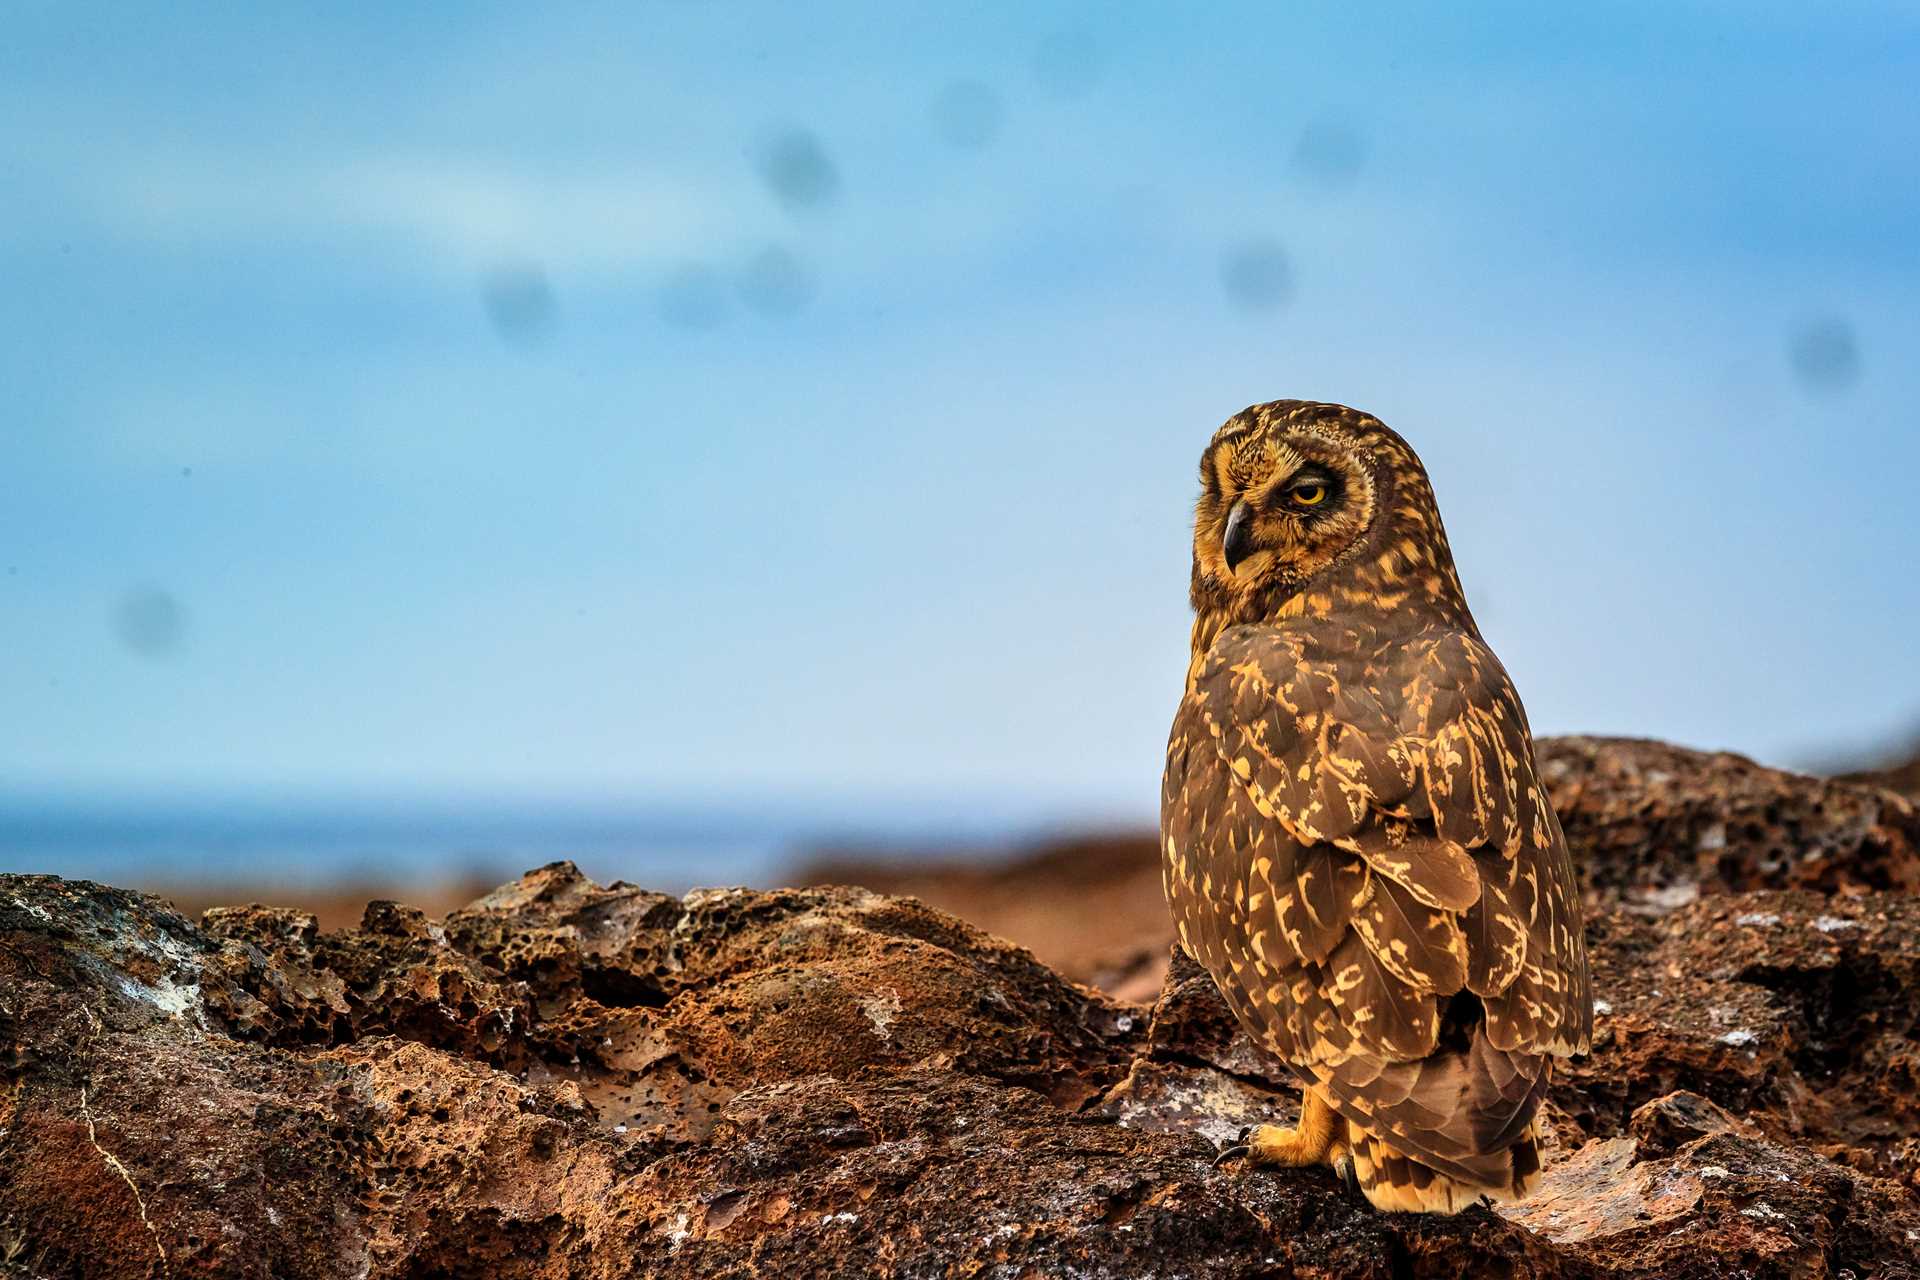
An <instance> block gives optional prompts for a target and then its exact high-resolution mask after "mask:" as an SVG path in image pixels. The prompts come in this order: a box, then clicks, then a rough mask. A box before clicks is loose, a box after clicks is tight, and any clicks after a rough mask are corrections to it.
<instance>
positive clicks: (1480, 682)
mask: <svg viewBox="0 0 1920 1280" xmlns="http://www.w3.org/2000/svg"><path fill="white" fill-rule="evenodd" d="M1470 625H1471V624H1468V626H1469V627H1470ZM1378 634H1379V633H1378V632H1376V631H1374V630H1373V629H1372V628H1370V627H1366V626H1355V625H1344V626H1343V625H1341V624H1340V623H1338V622H1336V621H1333V620H1313V619H1298V620H1295V621H1293V622H1291V623H1289V624H1286V625H1282V626H1271V625H1246V626H1232V627H1228V628H1226V629H1225V630H1223V631H1222V632H1220V634H1219V635H1218V636H1217V637H1216V638H1214V640H1213V642H1212V643H1211V645H1210V646H1209V647H1208V648H1207V649H1206V650H1205V652H1203V653H1201V654H1199V655H1197V656H1196V657H1195V659H1194V664H1193V669H1192V672H1191V675H1190V678H1189V682H1188V689H1187V693H1186V696H1185V698H1184V699H1183V700H1182V702H1181V705H1180V710H1179V713H1178V715H1177V716H1176V717H1175V719H1174V725H1173V733H1172V737H1171V740H1170V742H1169V744H1168V750H1167V771H1166V776H1165V779H1164V783H1163V790H1162V797H1161V829H1162V836H1163V854H1164V857H1165V872H1166V883H1167V895H1168V899H1169V901H1170V902H1171V903H1172V905H1173V910H1174V917H1175V920H1176V922H1177V924H1178V926H1179V930H1180V936H1181V940H1182V942H1183V944H1184V945H1185V946H1186V949H1187V950H1188V951H1189V952H1190V953H1191V954H1192V955H1193V956H1194V957H1195V958H1196V959H1197V960H1199V961H1200V962H1201V963H1202V964H1203V965H1205V966H1206V967H1207V969H1208V970H1209V971H1210V972H1211V973H1212V974H1213V976H1214V979H1215V981H1216V982H1217V983H1218V985H1219V986H1220V988H1221V991H1222V992H1223V994H1224V995H1225V996H1226V998H1227V1000H1228V1002H1229V1004H1230V1005H1232V1007H1233V1009H1234V1012H1235V1013H1236V1015H1238V1017H1239V1019H1240V1021H1241V1022H1242V1024H1243V1025H1244V1026H1246V1027H1247V1028H1248V1029H1249V1030H1250V1031H1251V1032H1253V1033H1254V1034H1255V1035H1256V1036H1257V1037H1258V1038H1259V1039H1261V1040H1262V1041H1263V1042H1264V1043H1265V1045H1266V1046H1267V1048H1268V1049H1270V1050H1271V1051H1272V1052H1273V1053H1275V1054H1276V1055H1278V1056H1279V1057H1280V1058H1282V1059H1283V1060H1285V1061H1286V1062H1288V1063H1289V1064H1290V1065H1291V1066H1292V1067H1293V1068H1294V1069H1295V1070H1296V1071H1298V1072H1299V1073H1300V1074H1301V1075H1302V1076H1303V1078H1306V1079H1308V1080H1310V1081H1311V1082H1313V1083H1315V1084H1317V1085H1318V1086H1320V1087H1321V1088H1322V1089H1323V1090H1324V1091H1325V1093H1326V1094H1327V1096H1328V1098H1329V1100H1330V1101H1331V1102H1332V1103H1333V1104H1334V1106H1335V1107H1336V1108H1337V1109H1338V1110H1339V1111H1340V1112H1341V1113H1342V1114H1344V1115H1345V1116H1346V1117H1347V1118H1348V1119H1349V1120H1351V1121H1353V1122H1354V1123H1355V1124H1357V1125H1360V1126H1363V1127H1364V1128H1366V1129H1369V1130H1372V1131H1374V1132H1376V1133H1379V1134H1380V1135H1381V1136H1382V1137H1385V1138H1387V1139H1388V1140H1389V1141H1391V1142H1392V1143H1393V1144H1394V1145H1395V1146H1396V1147H1398V1148H1399V1149H1401V1150H1403V1151H1404V1152H1406V1153H1407V1154H1408V1155H1410V1156H1413V1157H1415V1158H1417V1159H1419V1160H1421V1161H1424V1162H1426V1163H1427V1164H1429V1165H1431V1166H1432V1167H1434V1168H1436V1169H1440V1170H1442V1171H1443V1172H1446V1173H1449V1174H1451V1175H1453V1176H1456V1177H1459V1178H1464V1179H1466V1180H1468V1181H1472V1182H1482V1183H1491V1182H1493V1181H1496V1180H1497V1179H1498V1178H1499V1177H1502V1176H1506V1172H1505V1170H1504V1168H1503V1165H1502V1161H1503V1160H1504V1159H1505V1152H1506V1148H1507V1147H1509V1146H1511V1145H1512V1144H1513V1143H1514V1142H1515V1140H1516V1139H1517V1138H1518V1137H1519V1135H1520V1134H1521V1133H1522V1132H1523V1131H1524V1130H1525V1129H1526V1126H1527V1124H1528V1122H1529V1121H1530V1120H1531V1118H1532V1116H1533V1113H1534V1111H1535V1110H1536V1109H1537V1108H1538V1105H1539V1100H1540V1098H1541V1096H1542V1095H1543V1094H1544V1091H1545V1088H1546V1082H1547V1072H1548V1063H1549V1060H1550V1058H1551V1057H1552V1056H1564V1055H1567V1054H1572V1053H1584V1052H1585V1051H1586V1050H1587V1046H1588V1041H1589V1038H1590V1036H1591V1033H1592V1021H1593V1009H1592V1000H1591V997H1590V994H1589V989H1588V980H1587V960H1586V947H1585V942H1584V939H1583V937H1582V933H1581V924H1580V909H1579V891H1578V887H1577V885H1576V882H1575V879H1574V874H1573V866H1572V862H1571V860H1570V859H1569V857H1568V854H1567V848H1566V842H1565V838H1564V837H1563V836H1562V834H1561V831H1560V824H1559V821H1558V820H1557V819H1556V818H1555V816H1554V814H1553V810H1552V807H1551V806H1550V804H1549V803H1548V801H1547V798H1546V794H1545V791H1544V788H1543V787H1542V785H1541V783H1540V780H1539V777H1538V774H1537V771H1536V768H1535V765H1534V759H1533V744H1532V739H1531V735H1530V733H1529V731H1528V727H1527V723H1526V717H1525V713H1524V712H1523V711H1522V709H1521V706H1520V701H1519V698H1518V697H1517V696H1516V695H1515V693H1514V691H1513V687H1512V684H1511V683H1510V682H1509V680H1508V678H1507V674H1506V672H1505V670H1504V669H1503V668H1502V667H1501V666H1500V663H1499V661H1498V659H1496V658H1495V657H1494V655H1493V653H1492V651H1491V650H1489V649H1488V648H1487V647H1486V645H1485V644H1484V643H1482V642H1481V641H1480V639H1479V638H1478V637H1477V636H1475V635H1474V634H1472V633H1471V631H1470V630H1468V629H1465V628H1462V627H1459V626H1456V625H1453V624H1452V623H1451V622H1450V621H1443V622H1436V623H1434V624H1432V625H1430V626H1428V627H1427V628H1426V629H1424V630H1419V631H1415V632H1413V633H1412V634H1410V635H1406V634H1403V635H1401V636H1398V637H1395V638H1393V639H1391V640H1387V641H1384V642H1383V641H1381V640H1379V639H1378V638H1377V637H1378Z"/></svg>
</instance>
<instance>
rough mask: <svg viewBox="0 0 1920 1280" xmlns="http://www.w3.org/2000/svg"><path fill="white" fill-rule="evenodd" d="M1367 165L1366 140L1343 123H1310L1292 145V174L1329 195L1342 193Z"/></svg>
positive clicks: (1323, 121)
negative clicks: (1333, 192)
mask: <svg viewBox="0 0 1920 1280" xmlns="http://www.w3.org/2000/svg"><path fill="white" fill-rule="evenodd" d="M1366 163H1367V140H1366V138H1364V137H1362V136H1361V134H1360V131H1359V130H1358V129H1355V128H1354V127H1353V126H1352V125H1350V124H1348V123H1347V122H1346V121H1344V120H1336V119H1331V118H1323V119H1319V120H1314V121H1310V122H1309V123H1308V124H1307V127H1306V128H1304V129H1302V130H1301V131H1300V136H1299V138H1298V139H1296V140H1295V142H1294V144H1293V168H1294V172H1296V173H1298V174H1299V175H1300V176H1301V177H1303V178H1305V179H1307V180H1308V181H1309V182H1311V183H1313V184H1314V185H1316V186H1319V187H1321V188H1324V189H1325V190H1328V191H1345V190H1346V189H1347V188H1349V187H1351V186H1352V185H1353V183H1354V180H1355V179H1356V178H1358V177H1359V176H1360V170H1361V169H1363V168H1365V167H1366Z"/></svg>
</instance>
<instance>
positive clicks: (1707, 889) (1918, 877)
mask: <svg viewBox="0 0 1920 1280" xmlns="http://www.w3.org/2000/svg"><path fill="white" fill-rule="evenodd" d="M1538 752H1539V761H1540V773H1541V778H1542V780H1543V781H1544V782H1545V783H1546V784H1547V788H1548V790H1549V792H1550V793H1551V795H1552V798H1553V808H1554V812H1555V813H1557V814H1558V815H1559V817H1560V825H1561V826H1562V827H1563V828H1564V829H1565V830H1566V833H1567V845H1568V847H1569V848H1570V849H1571V850H1572V851H1573V857H1574V865H1575V866H1576V867H1578V868H1579V869H1580V870H1581V872H1582V874H1583V878H1584V883H1585V888H1586V890H1587V893H1588V897H1589V900H1590V901H1594V902H1599V903H1612V902H1618V901H1624V902H1626V903H1628V904H1629V905H1633V906H1638V907H1641V908H1643V909H1646V910H1648V911H1650V912H1652V913H1655V914H1658V913H1659V912H1661V911H1665V910H1671V909H1672V908H1674V907H1676V906H1681V905H1684V904H1685V903H1687V902H1690V901H1692V900H1693V899H1694V898H1696V897H1698V896H1700V895H1701V894H1703V893H1721V892H1730V891H1738V890H1743V889H1794V888H1809V889H1820V890H1824V891H1827V892H1832V891H1835V890H1849V889H1900V890H1905V891H1908V892H1912V891H1914V890H1916V889H1920V814H1916V813H1915V811H1914V807H1913V804H1912V803H1911V802H1910V801H1908V800H1907V799H1906V798H1905V797H1903V796H1900V795H1897V794H1895V793H1893V792H1891V791H1885V790H1882V789H1881V788H1879V787H1876V786H1871V785H1865V784H1861V783H1855V782H1840V781H1836V780H1834V779H1830V778H1813V777H1809V776H1807V775H1805V774H1800V773H1789V772H1787V771H1785V770H1782V769H1769V768H1766V767H1765V766H1763V765H1758V764H1755V763H1754V762H1753V761H1751V760H1749V759H1747V758H1746V757H1745V756H1738V755H1734V754H1732V753H1731V752H1726V751H1717V752H1705V751H1689V750H1687V749H1686V748H1684V747H1673V746H1668V745H1667V744H1666V743H1663V742H1650V741H1647V740H1644V739H1639V738H1543V739H1541V740H1540V742H1539V744H1538Z"/></svg>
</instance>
